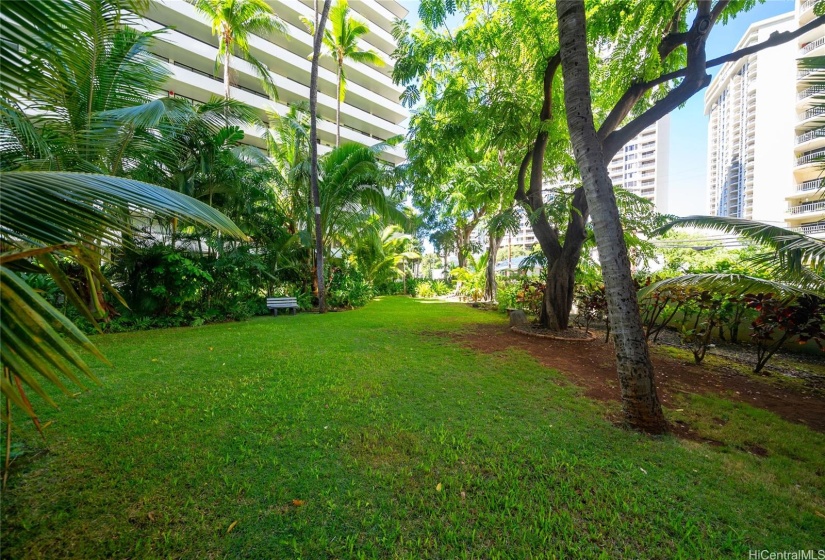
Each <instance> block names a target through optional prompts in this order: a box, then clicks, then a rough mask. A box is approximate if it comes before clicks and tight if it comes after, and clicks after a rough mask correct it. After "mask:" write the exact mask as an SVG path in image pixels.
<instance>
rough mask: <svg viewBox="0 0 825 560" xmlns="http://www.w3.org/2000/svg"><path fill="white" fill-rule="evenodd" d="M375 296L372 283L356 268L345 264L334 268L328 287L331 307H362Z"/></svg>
mask: <svg viewBox="0 0 825 560" xmlns="http://www.w3.org/2000/svg"><path fill="white" fill-rule="evenodd" d="M374 296H375V292H374V291H373V288H372V285H371V284H370V283H369V282H367V281H366V279H364V277H363V276H362V274H361V273H360V272H358V271H357V270H355V269H354V268H349V267H346V266H344V267H340V268H335V269H333V271H332V279H331V281H330V283H329V287H328V289H327V304H328V305H329V306H330V307H333V308H336V307H337V308H342V309H347V308H348V309H352V308H354V307H361V306H363V305H366V304H367V303H369V301H370V300H371V299H372V298H373V297H374Z"/></svg>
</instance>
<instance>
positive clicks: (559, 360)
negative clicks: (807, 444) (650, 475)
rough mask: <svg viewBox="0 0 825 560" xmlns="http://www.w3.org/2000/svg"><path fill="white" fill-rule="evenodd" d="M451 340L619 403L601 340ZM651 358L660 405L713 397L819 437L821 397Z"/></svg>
mask: <svg viewBox="0 0 825 560" xmlns="http://www.w3.org/2000/svg"><path fill="white" fill-rule="evenodd" d="M454 336H455V338H456V340H457V341H458V342H460V343H461V344H464V345H466V346H468V347H470V348H472V349H473V350H476V351H479V352H486V353H494V352H500V351H503V350H507V349H509V348H517V349H520V350H524V351H526V352H528V353H529V354H530V355H532V356H533V357H534V358H536V359H537V360H538V361H539V362H540V363H541V364H543V365H545V366H547V367H550V368H553V369H555V370H558V371H560V372H561V373H563V374H565V375H566V376H567V377H568V378H569V379H570V380H571V381H572V382H573V383H575V384H576V385H579V386H581V387H583V388H584V389H585V394H586V395H587V396H589V397H591V398H594V399H597V400H601V401H607V402H609V401H619V400H620V397H621V395H620V391H619V382H618V379H617V378H616V365H615V355H614V350H613V345H612V343H607V344H606V343H605V342H604V338H603V337H602V338H601V339H598V338H597V339H596V340H594V341H584V340H576V341H566V340H553V339H547V338H536V337H531V336H523V335H521V334H517V333H514V332H512V331H510V330H508V329H507V327H506V326H503V325H483V326H479V327H478V328H476V329H475V330H473V331H470V332H466V331H465V332H463V333H458V334H455V335H454ZM652 358H653V365H654V367H655V371H656V385H657V387H658V390H659V398H660V399H661V400H662V402H663V404H664V405H665V406H670V407H672V406H674V398H675V397H676V395H677V394H684V393H696V394H716V395H722V396H724V397H725V398H729V399H731V400H734V401H739V402H744V403H748V404H750V405H752V406H755V407H759V408H763V409H766V410H770V411H771V412H774V413H776V414H777V415H779V416H781V417H782V418H784V419H786V420H788V421H790V422H796V423H799V424H804V425H806V426H809V427H810V428H812V429H814V430H817V431H820V432H825V395H823V393H822V391H820V390H817V389H815V388H806V387H799V388H797V387H792V386H782V387H778V386H775V385H772V384H771V383H770V382H768V381H761V380H759V379H756V378H752V377H747V376H745V375H743V374H741V373H738V372H735V371H731V370H728V369H727V368H715V369H712V368H709V367H706V366H699V365H695V364H693V363H686V362H683V361H679V360H676V359H672V358H668V357H664V356H658V355H653V357H652ZM685 435H687V434H685Z"/></svg>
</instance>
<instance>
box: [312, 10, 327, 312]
mask: <svg viewBox="0 0 825 560" xmlns="http://www.w3.org/2000/svg"><path fill="white" fill-rule="evenodd" d="M331 5H332V0H324V7H323V11H322V13H321V19H320V21H319V22H318V25H316V26H315V40H314V42H313V49H312V68H311V70H310V77H309V143H310V157H311V165H310V167H311V169H310V189H311V191H312V205H313V206H314V210H315V212H314V214H315V279H316V282H317V283H318V311H319V312H321V313H324V312H326V310H327V301H326V288H325V286H324V240H323V230H322V227H321V193H320V191H319V189H318V116H317V114H316V113H317V110H318V59H319V58H320V56H321V38H322V37H323V36H324V31H323V30H324V26H326V24H327V16H328V15H329V8H330V6H331Z"/></svg>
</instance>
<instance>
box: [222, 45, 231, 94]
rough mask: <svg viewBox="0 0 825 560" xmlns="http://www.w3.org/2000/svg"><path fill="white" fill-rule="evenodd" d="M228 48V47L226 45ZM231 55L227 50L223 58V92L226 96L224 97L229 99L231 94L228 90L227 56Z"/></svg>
mask: <svg viewBox="0 0 825 560" xmlns="http://www.w3.org/2000/svg"><path fill="white" fill-rule="evenodd" d="M227 48H228V47H227ZM230 56H231V55H230V54H229V52H227V53H226V56H225V57H224V59H223V94H224V96H226V99H229V96H230V94H231V92H230V90H229V76H230V74H229V57H230Z"/></svg>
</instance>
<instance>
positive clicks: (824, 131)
mask: <svg viewBox="0 0 825 560" xmlns="http://www.w3.org/2000/svg"><path fill="white" fill-rule="evenodd" d="M823 136H825V126H823V127H820V128H815V129H813V130H809V131H808V132H806V133H805V134H800V135H799V136H797V137H796V143H797V144H802V143H803V142H807V141H808V140H813V139H814V138H822V137H823Z"/></svg>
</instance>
